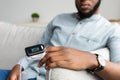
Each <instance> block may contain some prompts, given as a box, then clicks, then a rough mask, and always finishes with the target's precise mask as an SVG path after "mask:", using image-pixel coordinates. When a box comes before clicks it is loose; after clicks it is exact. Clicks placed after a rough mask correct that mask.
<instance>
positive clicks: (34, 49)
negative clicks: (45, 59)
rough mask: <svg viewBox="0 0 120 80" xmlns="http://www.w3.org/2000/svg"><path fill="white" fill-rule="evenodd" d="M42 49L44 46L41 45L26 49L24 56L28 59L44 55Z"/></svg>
mask: <svg viewBox="0 0 120 80" xmlns="http://www.w3.org/2000/svg"><path fill="white" fill-rule="evenodd" d="M44 48H45V46H44V45H43V44H38V45H34V46H30V47H26V48H25V52H26V55H27V56H28V57H30V56H34V55H37V54H42V53H44V52H45V51H44Z"/></svg>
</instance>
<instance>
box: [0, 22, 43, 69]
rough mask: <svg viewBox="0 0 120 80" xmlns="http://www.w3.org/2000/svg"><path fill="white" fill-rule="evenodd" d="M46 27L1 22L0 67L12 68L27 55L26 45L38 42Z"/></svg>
mask: <svg viewBox="0 0 120 80" xmlns="http://www.w3.org/2000/svg"><path fill="white" fill-rule="evenodd" d="M44 29H45V27H42V26H40V27H34V26H33V27H28V26H20V25H15V24H10V23H4V22H0V54H1V55H0V69H3V68H4V69H10V68H12V67H13V66H14V65H15V64H16V63H17V62H18V60H19V59H20V58H21V57H22V56H24V55H25V51H24V48H25V47H27V46H31V45H35V44H37V42H38V41H39V39H40V37H41V35H42V33H43V31H44Z"/></svg>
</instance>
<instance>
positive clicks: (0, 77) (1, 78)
mask: <svg viewBox="0 0 120 80" xmlns="http://www.w3.org/2000/svg"><path fill="white" fill-rule="evenodd" d="M10 71H11V70H0V80H7V78H8V76H9V73H10Z"/></svg>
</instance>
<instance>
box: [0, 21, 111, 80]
mask: <svg viewBox="0 0 120 80" xmlns="http://www.w3.org/2000/svg"><path fill="white" fill-rule="evenodd" d="M45 26H46V25H41V26H39V27H38V26H23V25H16V24H11V23H6V22H0V75H3V74H1V73H4V74H6V75H7V76H8V74H9V72H10V70H11V69H12V67H13V66H14V65H15V64H16V63H17V62H18V60H19V59H20V58H21V57H23V56H25V55H26V53H25V50H24V49H25V47H28V46H31V45H35V44H37V43H38V41H39V40H40V38H41V36H42V34H43V32H44V31H45V28H46V27H45ZM104 50H105V51H104V52H105V53H107V54H106V55H107V58H109V55H108V54H109V52H108V50H107V49H104ZM106 51H107V52H106ZM100 53H101V52H100ZM102 54H104V53H102ZM6 72H7V73H6ZM3 76H4V75H3ZM0 80H5V79H1V77H0Z"/></svg>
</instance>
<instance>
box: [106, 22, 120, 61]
mask: <svg viewBox="0 0 120 80" xmlns="http://www.w3.org/2000/svg"><path fill="white" fill-rule="evenodd" d="M107 46H108V48H109V49H110V60H111V61H112V62H120V25H118V24H116V25H114V31H113V34H112V35H111V37H110V39H109V40H108V45H107Z"/></svg>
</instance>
